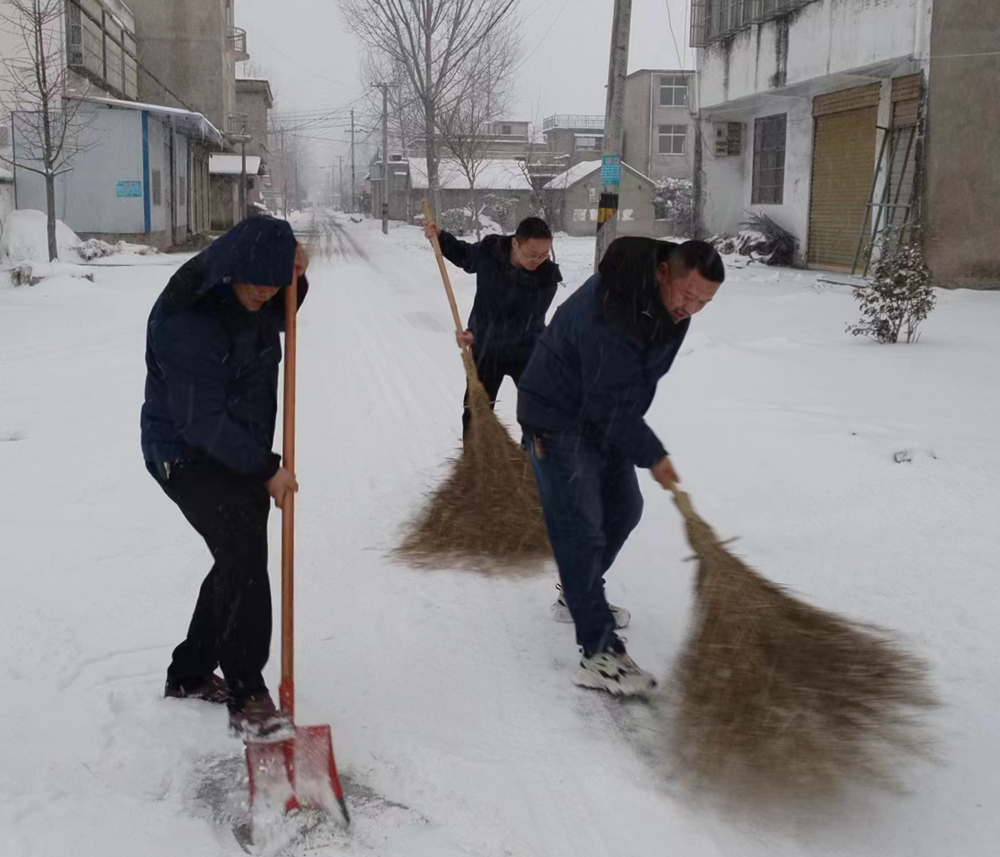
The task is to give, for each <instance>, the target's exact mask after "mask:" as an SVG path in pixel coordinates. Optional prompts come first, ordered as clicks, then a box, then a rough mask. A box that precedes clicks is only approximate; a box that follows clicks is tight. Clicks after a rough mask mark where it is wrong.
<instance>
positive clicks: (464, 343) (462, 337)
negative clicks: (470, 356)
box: [455, 330, 475, 348]
mask: <svg viewBox="0 0 1000 857" xmlns="http://www.w3.org/2000/svg"><path fill="white" fill-rule="evenodd" d="M473 339H475V337H474V336H473V335H472V331H471V330H463V331H462V332H461V333H458V332H457V331H456V332H455V342H457V343H458V347H459V348H470V347H471V346H472V340H473Z"/></svg>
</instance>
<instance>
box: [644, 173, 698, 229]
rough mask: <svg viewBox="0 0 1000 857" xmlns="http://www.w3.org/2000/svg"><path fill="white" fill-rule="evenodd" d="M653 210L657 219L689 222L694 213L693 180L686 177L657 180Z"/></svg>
mask: <svg viewBox="0 0 1000 857" xmlns="http://www.w3.org/2000/svg"><path fill="white" fill-rule="evenodd" d="M653 212H654V213H655V216H656V219H657V220H673V221H675V222H680V223H685V222H686V223H690V222H691V218H692V216H693V215H694V182H692V181H690V180H688V179H662V180H660V181H658V182H657V183H656V195H655V196H654V197H653Z"/></svg>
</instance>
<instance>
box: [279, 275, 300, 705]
mask: <svg viewBox="0 0 1000 857" xmlns="http://www.w3.org/2000/svg"><path fill="white" fill-rule="evenodd" d="M298 285H299V284H298V282H296V280H295V278H294V277H293V278H292V284H291V285H290V286H289V287H288V288H287V289H285V408H284V428H283V431H282V442H283V448H282V465H283V466H284V468H285V470H287V471H288V472H289V473H291V474H292V475H293V476H294V475H295V346H296V332H297V331H296V326H297V325H296V320H297V316H298V310H299V295H298ZM294 681H295V493H294V492H293V491H289V492H288V493H287V494H286V495H285V497H284V500H283V501H282V504H281V686H282V687H281V697H282V699H281V708H282V710H283V711H287V712H288V713H289V714H294V710H293V709H294V705H295V703H294V698H293V693H292V687H293V683H294ZM286 697H287V698H286Z"/></svg>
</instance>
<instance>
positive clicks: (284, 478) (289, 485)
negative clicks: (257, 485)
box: [267, 467, 299, 509]
mask: <svg viewBox="0 0 1000 857" xmlns="http://www.w3.org/2000/svg"><path fill="white" fill-rule="evenodd" d="M298 490H299V483H298V482H296V481H295V477H294V476H292V474H291V473H289V472H288V471H287V470H285V468H284V467H279V468H278V472H277V473H275V474H274V476H272V477H271V478H270V479H268V480H267V493H268V494H270V495H271V496H272V497H273V498H274V505H275V506H277V507H278V508H279V509H281V508H283V504H284V502H285V497H287V496H288V492H289V491H291V492H293V493H297V492H298Z"/></svg>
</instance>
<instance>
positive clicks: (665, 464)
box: [653, 455, 681, 491]
mask: <svg viewBox="0 0 1000 857" xmlns="http://www.w3.org/2000/svg"><path fill="white" fill-rule="evenodd" d="M653 478H654V479H655V480H656V481H657V482H659V483H660V485H661V486H663V487H664V488H665V489H666V490H667V491H669V490H670V489H671V488H673V486H674V485H676V484H677V483H678V482H680V481H681V478H680V476H678V475H677V471H676V470H674V465H673V464H671V462H670V456H669V455H665V456H663V458H661V459H660V460H659V461H657V462H656V464H654V465H653Z"/></svg>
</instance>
